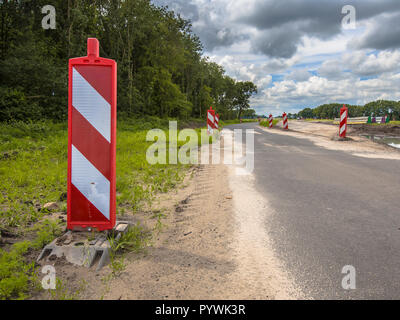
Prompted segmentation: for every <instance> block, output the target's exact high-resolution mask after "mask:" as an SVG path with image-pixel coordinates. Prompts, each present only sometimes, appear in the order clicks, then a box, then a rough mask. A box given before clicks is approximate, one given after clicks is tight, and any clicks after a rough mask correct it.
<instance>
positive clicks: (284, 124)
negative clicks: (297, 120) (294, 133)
mask: <svg viewBox="0 0 400 320" xmlns="http://www.w3.org/2000/svg"><path fill="white" fill-rule="evenodd" d="M282 119H283V129H285V130H288V129H289V124H288V118H287V114H286V112H284V113H283V114H282Z"/></svg>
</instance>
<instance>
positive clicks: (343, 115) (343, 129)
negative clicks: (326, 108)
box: [339, 105, 349, 138]
mask: <svg viewBox="0 0 400 320" xmlns="http://www.w3.org/2000/svg"><path fill="white" fill-rule="evenodd" d="M348 115H349V111H348V108H347V107H346V106H345V105H343V108H342V109H340V126H339V136H340V137H341V138H346V133H347V117H348Z"/></svg>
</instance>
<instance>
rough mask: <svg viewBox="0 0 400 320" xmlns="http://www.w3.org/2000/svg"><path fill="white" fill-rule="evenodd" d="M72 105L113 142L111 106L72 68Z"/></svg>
mask: <svg viewBox="0 0 400 320" xmlns="http://www.w3.org/2000/svg"><path fill="white" fill-rule="evenodd" d="M72 105H73V106H74V108H75V109H77V110H78V111H79V112H80V113H81V114H82V116H84V117H85V119H86V120H87V121H89V123H90V124H91V125H92V126H93V127H95V128H96V130H97V131H99V132H100V134H101V135H102V136H103V137H104V138H106V140H107V141H108V142H110V141H111V139H110V136H111V106H110V104H109V103H108V102H107V101H106V100H105V99H104V98H103V97H102V96H101V95H100V94H99V93H98V92H97V91H96V89H94V88H93V87H92V86H91V85H90V84H89V83H88V82H87V81H86V79H85V78H83V77H82V76H81V75H80V73H79V72H78V71H77V70H76V69H75V68H72Z"/></svg>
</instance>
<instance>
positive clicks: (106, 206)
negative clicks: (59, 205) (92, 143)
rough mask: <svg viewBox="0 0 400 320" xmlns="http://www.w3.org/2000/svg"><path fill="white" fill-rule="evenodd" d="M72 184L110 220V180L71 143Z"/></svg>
mask: <svg viewBox="0 0 400 320" xmlns="http://www.w3.org/2000/svg"><path fill="white" fill-rule="evenodd" d="M71 161H72V170H71V182H72V184H73V185H74V186H75V187H76V188H77V189H78V190H79V191H80V192H81V193H82V194H83V195H84V196H85V197H86V198H87V199H88V200H89V201H90V202H91V203H92V204H93V205H94V206H95V207H96V208H97V209H98V210H99V211H100V212H101V213H102V214H103V215H104V216H105V217H106V218H107V219H108V220H110V181H108V180H107V178H106V177H104V176H103V175H102V174H101V172H100V171H99V170H97V169H96V167H95V166H94V165H92V164H91V163H90V162H89V160H87V159H86V158H85V156H84V155H83V154H82V153H80V152H79V150H78V149H77V148H76V147H75V146H74V145H72V158H71Z"/></svg>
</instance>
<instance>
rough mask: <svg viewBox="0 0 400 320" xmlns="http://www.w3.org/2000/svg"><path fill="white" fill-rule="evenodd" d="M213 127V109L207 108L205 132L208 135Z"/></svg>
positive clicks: (212, 130)
mask: <svg viewBox="0 0 400 320" xmlns="http://www.w3.org/2000/svg"><path fill="white" fill-rule="evenodd" d="M214 128H215V117H214V110H212V108H210V110H207V132H208V134H209V135H212V134H213V132H214Z"/></svg>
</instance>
